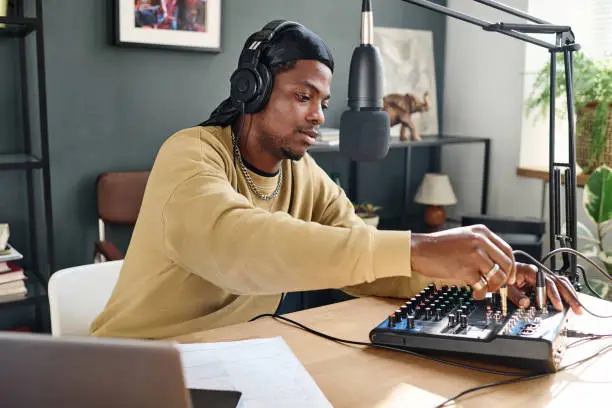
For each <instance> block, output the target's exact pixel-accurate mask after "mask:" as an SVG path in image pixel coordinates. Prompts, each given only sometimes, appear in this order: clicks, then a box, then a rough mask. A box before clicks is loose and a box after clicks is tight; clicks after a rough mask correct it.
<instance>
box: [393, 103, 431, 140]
mask: <svg viewBox="0 0 612 408" xmlns="http://www.w3.org/2000/svg"><path fill="white" fill-rule="evenodd" d="M383 110H385V111H386V112H387V113H388V114H389V120H390V122H391V126H395V125H397V124H401V126H402V128H401V131H400V140H402V141H406V140H416V141H419V140H421V135H420V134H419V130H418V129H417V128H416V126H415V125H414V123H413V122H412V114H414V113H420V112H427V111H428V110H429V92H425V93H424V94H423V101H422V102H421V101H419V100H418V99H417V97H416V96H414V95H412V94H409V93H407V94H405V95H401V94H396V93H393V94H388V95H385V96H384V97H383ZM408 131H410V136H408Z"/></svg>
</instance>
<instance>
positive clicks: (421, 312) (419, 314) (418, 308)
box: [414, 306, 423, 319]
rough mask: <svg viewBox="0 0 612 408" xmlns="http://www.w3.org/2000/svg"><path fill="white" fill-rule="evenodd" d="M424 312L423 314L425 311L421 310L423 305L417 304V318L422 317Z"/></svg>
mask: <svg viewBox="0 0 612 408" xmlns="http://www.w3.org/2000/svg"><path fill="white" fill-rule="evenodd" d="M422 314H423V311H422V310H421V306H417V307H415V308H414V316H415V317H416V318H417V319H418V318H420V317H421V315H422Z"/></svg>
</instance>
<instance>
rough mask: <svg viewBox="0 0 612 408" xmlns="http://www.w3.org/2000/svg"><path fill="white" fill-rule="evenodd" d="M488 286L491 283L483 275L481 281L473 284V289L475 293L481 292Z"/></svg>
mask: <svg viewBox="0 0 612 408" xmlns="http://www.w3.org/2000/svg"><path fill="white" fill-rule="evenodd" d="M488 284H489V282H488V281H487V278H485V277H484V276H482V275H481V276H480V280H479V281H478V282H476V283H473V284H472V289H474V290H475V291H479V290H482V289H484V288H486V287H487V285H488Z"/></svg>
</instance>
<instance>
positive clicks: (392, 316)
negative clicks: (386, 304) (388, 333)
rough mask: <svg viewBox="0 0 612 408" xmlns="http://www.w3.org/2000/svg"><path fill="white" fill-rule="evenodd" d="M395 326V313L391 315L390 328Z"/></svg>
mask: <svg viewBox="0 0 612 408" xmlns="http://www.w3.org/2000/svg"><path fill="white" fill-rule="evenodd" d="M394 324H395V313H389V327H390V326H393V325H394Z"/></svg>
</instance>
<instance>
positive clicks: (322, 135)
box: [317, 127, 340, 146]
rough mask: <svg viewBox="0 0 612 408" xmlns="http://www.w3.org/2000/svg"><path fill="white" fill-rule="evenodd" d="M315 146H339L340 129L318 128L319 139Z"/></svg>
mask: <svg viewBox="0 0 612 408" xmlns="http://www.w3.org/2000/svg"><path fill="white" fill-rule="evenodd" d="M317 144H320V145H327V146H338V145H339V144H340V129H336V128H325V127H322V128H319V138H318V139H317Z"/></svg>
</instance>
